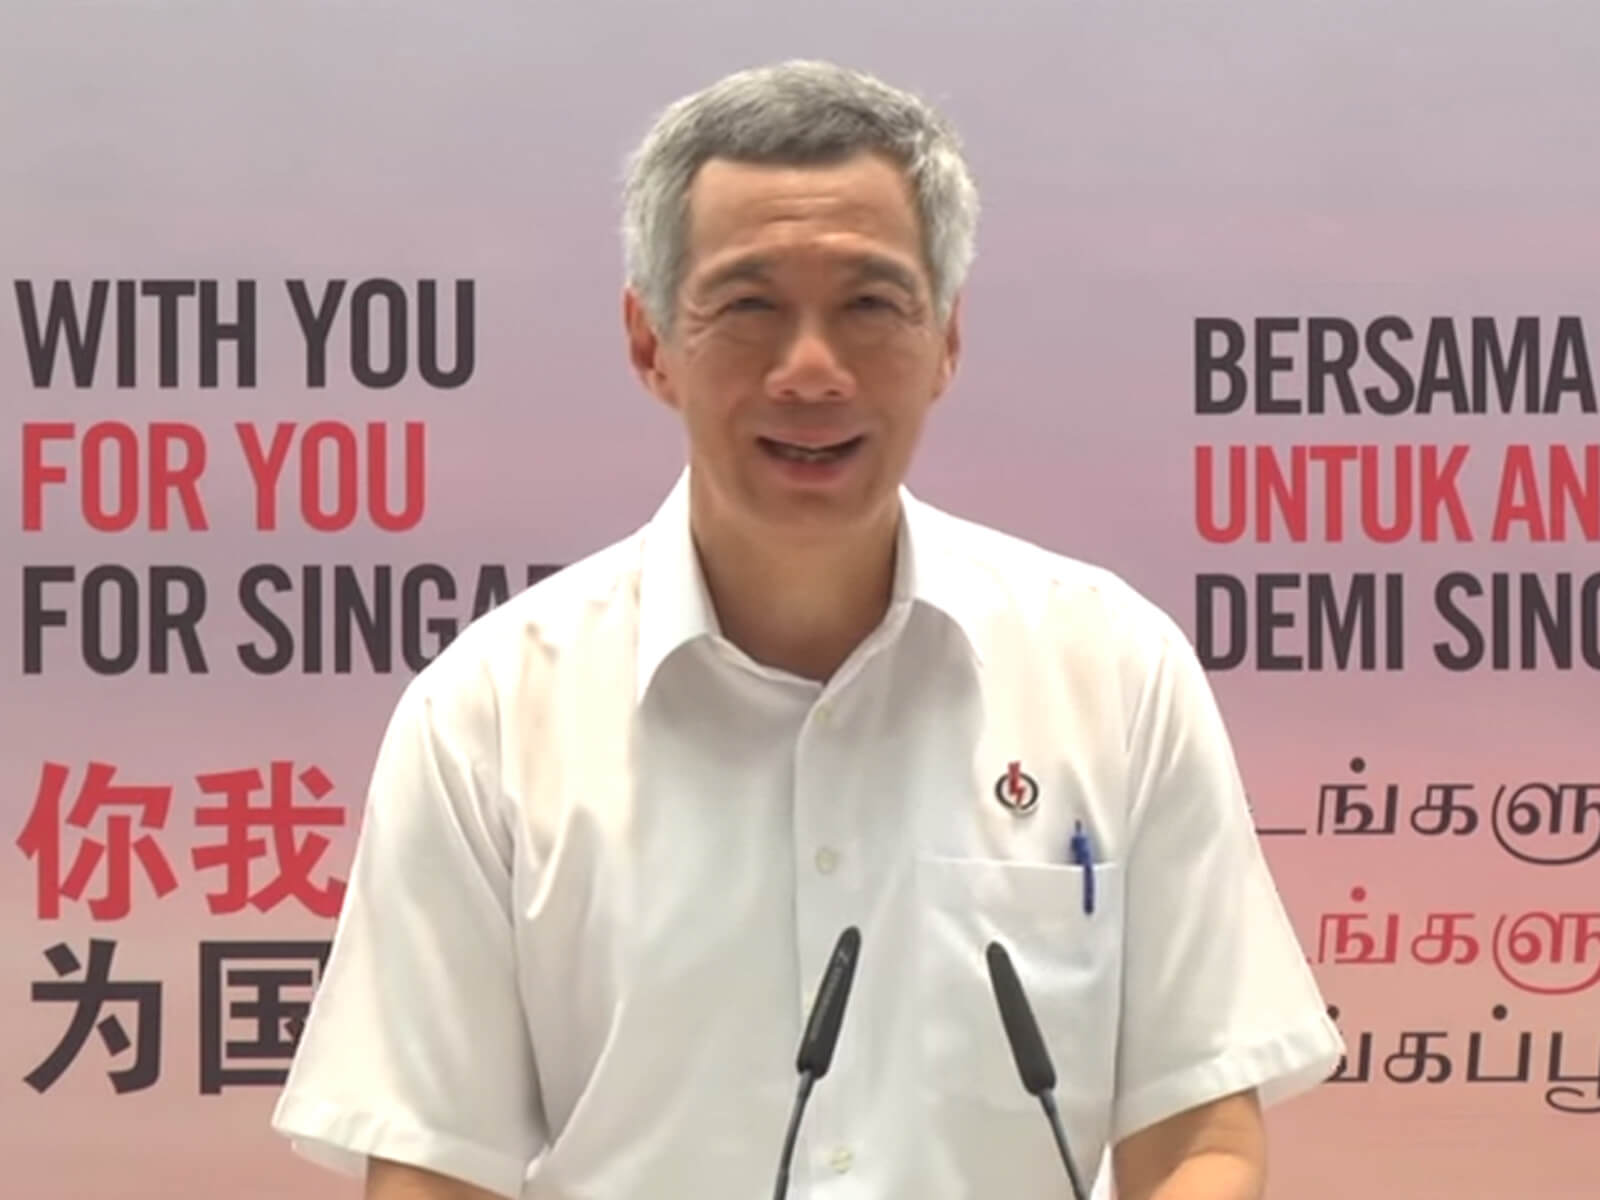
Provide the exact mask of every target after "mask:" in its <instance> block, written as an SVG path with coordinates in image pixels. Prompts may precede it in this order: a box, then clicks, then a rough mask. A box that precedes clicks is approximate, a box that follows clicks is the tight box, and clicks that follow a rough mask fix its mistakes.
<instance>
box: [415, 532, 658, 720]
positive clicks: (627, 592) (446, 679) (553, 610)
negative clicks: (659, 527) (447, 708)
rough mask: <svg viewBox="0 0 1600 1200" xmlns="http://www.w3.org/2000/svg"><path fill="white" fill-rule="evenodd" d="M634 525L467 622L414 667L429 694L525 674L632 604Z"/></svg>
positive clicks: (638, 539)
mask: <svg viewBox="0 0 1600 1200" xmlns="http://www.w3.org/2000/svg"><path fill="white" fill-rule="evenodd" d="M640 545H641V534H640V531H635V532H633V533H631V534H629V535H628V536H626V537H623V538H620V539H618V540H616V541H613V542H611V543H610V544H608V545H606V546H603V547H601V548H600V549H598V550H594V551H592V552H590V553H589V554H587V555H585V556H583V557H581V558H579V559H577V560H576V561H574V562H572V563H570V564H568V565H566V566H563V567H561V568H560V569H558V570H556V571H553V572H552V573H551V574H549V575H546V576H545V577H544V578H542V579H540V580H538V581H537V582H535V583H532V584H530V585H528V586H527V587H526V588H524V589H523V590H521V591H520V592H516V593H514V594H513V595H511V596H510V597H508V598H507V599H506V600H504V601H503V602H501V603H500V604H499V605H497V606H496V607H494V608H492V609H490V610H489V611H487V612H485V613H484V614H483V615H481V616H479V617H477V618H476V619H475V620H473V621H471V622H469V623H468V624H467V625H466V626H465V627H464V628H463V629H462V630H461V631H460V633H459V634H457V636H456V637H455V639H454V640H452V641H451V642H450V644H449V645H447V646H446V647H445V648H444V649H443V650H442V651H440V652H439V654H438V655H437V656H435V657H434V659H433V660H432V661H431V662H429V663H428V664H427V665H426V666H424V667H423V668H422V670H421V671H420V672H419V673H418V674H417V676H416V678H415V680H414V682H413V686H414V687H415V688H416V689H417V690H419V691H422V692H426V693H428V694H429V695H431V696H435V697H437V696H440V695H443V694H449V693H455V692H459V691H460V690H462V689H470V688H488V689H490V690H493V689H494V688H495V687H496V685H497V684H499V683H506V682H509V681H512V680H517V679H526V678H527V676H528V675H529V674H530V672H537V671H539V670H541V669H543V668H545V667H548V666H550V665H552V664H554V663H555V662H557V661H559V660H560V659H561V657H562V654H563V652H564V651H566V650H568V649H570V648H571V647H572V646H574V645H575V644H577V643H579V642H581V641H582V640H583V639H584V636H585V634H586V632H588V631H591V630H594V629H595V628H597V627H601V626H604V625H607V624H609V623H611V622H612V621H615V620H617V619H624V620H625V619H627V618H628V617H629V616H630V614H632V613H633V612H634V611H635V610H636V607H637V599H638V582H639V550H640Z"/></svg>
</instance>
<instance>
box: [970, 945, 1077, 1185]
mask: <svg viewBox="0 0 1600 1200" xmlns="http://www.w3.org/2000/svg"><path fill="white" fill-rule="evenodd" d="M988 959H989V983H990V985H991V986H992V987H993V988H994V1000H995V1003H996V1004H997V1005H998V1006H999V1008H1000V1023H1001V1024H1002V1025H1004V1026H1005V1030H1006V1041H1008V1042H1010V1043H1011V1057H1012V1058H1014V1059H1016V1060H1017V1074H1019V1075H1021V1076H1022V1086H1023V1087H1024V1088H1026V1089H1027V1090H1028V1092H1029V1093H1030V1094H1031V1095H1034V1096H1037V1097H1039V1103H1040V1104H1041V1105H1043V1106H1044V1114H1045V1116H1046V1117H1047V1118H1049V1121H1050V1132H1051V1133H1053V1134H1055V1138H1056V1149H1058V1150H1059V1151H1061V1161H1062V1163H1064V1164H1065V1165H1066V1168H1067V1182H1069V1183H1070V1184H1072V1196H1073V1200H1088V1198H1089V1193H1088V1192H1086V1191H1084V1190H1083V1183H1082V1181H1081V1180H1079V1178H1078V1169H1077V1168H1076V1167H1074V1166H1073V1165H1072V1151H1070V1150H1069V1149H1067V1131H1066V1130H1065V1129H1063V1128H1062V1126H1061V1114H1060V1113H1059V1112H1058V1111H1056V1097H1055V1093H1054V1092H1053V1091H1052V1090H1051V1089H1053V1088H1054V1087H1055V1086H1056V1069H1055V1067H1054V1066H1053V1065H1052V1064H1051V1062H1050V1053H1049V1051H1047V1050H1046V1049H1045V1048H1044V1038H1043V1036H1042V1035H1041V1034H1040V1033H1039V1023H1038V1022H1037V1021H1035V1020H1034V1019H1033V1009H1032V1008H1030V1007H1029V1005H1028V997H1027V994H1026V993H1024V992H1023V990H1022V980H1020V979H1018V978H1017V972H1016V968H1014V967H1013V966H1012V965H1011V956H1010V955H1009V954H1007V953H1006V948H1005V947H1004V946H1002V945H1001V944H1000V943H999V942H990V943H989V950H988Z"/></svg>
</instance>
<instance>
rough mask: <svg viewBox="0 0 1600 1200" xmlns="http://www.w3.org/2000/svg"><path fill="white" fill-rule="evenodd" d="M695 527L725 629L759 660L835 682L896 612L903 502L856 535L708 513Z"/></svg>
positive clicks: (714, 602) (709, 586)
mask: <svg viewBox="0 0 1600 1200" xmlns="http://www.w3.org/2000/svg"><path fill="white" fill-rule="evenodd" d="M693 528H694V541H695V549H696V551H697V552H698V555H699V558H700V566H701V570H702V571H703V572H704V575H705V580H706V589H707V591H708V592H709V593H710V595H711V603H712V605H713V607H714V608H715V609H716V613H717V621H718V623H719V624H720V625H721V626H722V632H723V635H724V636H725V637H727V639H728V640H729V641H731V642H732V643H733V644H734V645H736V646H738V647H739V649H741V650H743V651H744V652H745V653H746V654H748V655H749V656H750V657H751V658H753V659H755V660H756V661H757V662H759V663H763V664H765V665H767V666H770V667H775V668H777V669H779V670H784V671H789V672H792V673H794V674H796V675H799V676H801V677H803V678H806V679H814V680H818V681H825V680H827V679H829V678H830V677H832V675H833V674H834V672H835V671H837V670H838V669H839V667H840V666H841V665H842V664H843V663H844V661H845V659H847V658H848V657H849V656H850V654H851V652H852V651H853V650H854V649H855V648H856V647H857V646H858V645H860V644H861V642H862V641H864V640H865V639H866V637H867V636H868V635H869V634H870V633H871V632H872V631H873V630H874V629H875V628H877V626H878V624H879V622H881V621H882V620H883V616H884V613H885V612H887V611H888V607H889V601H890V597H891V595H892V593H893V589H894V572H895V542H896V537H897V534H898V529H899V509H898V507H892V508H890V509H889V510H888V512H887V513H886V514H885V515H884V517H883V518H882V519H880V520H875V521H873V522H871V523H870V524H869V525H865V526H863V527H862V528H861V529H860V530H859V531H854V532H855V536H852V537H850V538H848V539H845V540H839V539H826V540H824V539H818V541H817V542H816V543H810V542H801V543H798V544H795V543H785V542H782V541H776V540H775V539H773V538H772V537H771V536H770V535H767V536H762V535H761V533H760V532H759V531H755V530H746V529H740V528H737V527H733V526H729V525H724V524H723V523H721V522H718V521H713V520H708V519H700V518H698V517H697V518H696V519H695V520H694V521H693Z"/></svg>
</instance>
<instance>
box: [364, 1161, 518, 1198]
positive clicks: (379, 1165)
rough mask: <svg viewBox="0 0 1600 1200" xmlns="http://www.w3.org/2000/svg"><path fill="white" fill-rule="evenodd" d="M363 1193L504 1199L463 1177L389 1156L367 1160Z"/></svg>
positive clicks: (369, 1194)
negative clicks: (435, 1170)
mask: <svg viewBox="0 0 1600 1200" xmlns="http://www.w3.org/2000/svg"><path fill="white" fill-rule="evenodd" d="M362 1195H363V1197H364V1200H503V1197H501V1196H500V1195H499V1194H497V1193H495V1192H486V1191H484V1190H483V1189H482V1188H478V1187H473V1186H472V1185H471V1184H470V1183H462V1182H461V1181H460V1180H459V1179H451V1178H449V1177H448V1176H445V1175H436V1174H434V1173H433V1172H432V1171H423V1170H421V1169H419V1168H417V1167H408V1166H406V1165H405V1164H404V1163H397V1162H390V1161H389V1160H388V1159H385V1158H373V1159H368V1160H367V1187H366V1191H365V1192H363V1193H362Z"/></svg>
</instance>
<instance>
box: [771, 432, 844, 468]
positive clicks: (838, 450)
mask: <svg viewBox="0 0 1600 1200" xmlns="http://www.w3.org/2000/svg"><path fill="white" fill-rule="evenodd" d="M866 440H867V439H866V435H865V434H863V435H861V436H859V437H853V438H849V439H847V440H846V441H842V442H834V443H833V444H832V445H829V446H797V445H795V444H793V443H792V442H780V441H777V440H776V439H774V438H765V437H760V438H757V439H756V441H757V442H759V443H760V444H761V449H762V450H764V451H765V452H766V453H767V454H770V455H771V456H772V457H773V458H780V459H783V460H784V461H785V462H796V463H831V462H840V461H842V460H843V459H846V458H849V457H850V456H851V455H852V454H854V453H855V452H856V451H857V450H859V449H860V448H861V445H862V443H863V442H865V441H866Z"/></svg>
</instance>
